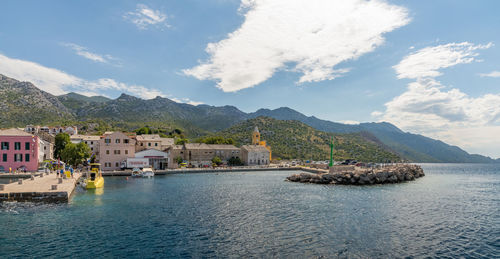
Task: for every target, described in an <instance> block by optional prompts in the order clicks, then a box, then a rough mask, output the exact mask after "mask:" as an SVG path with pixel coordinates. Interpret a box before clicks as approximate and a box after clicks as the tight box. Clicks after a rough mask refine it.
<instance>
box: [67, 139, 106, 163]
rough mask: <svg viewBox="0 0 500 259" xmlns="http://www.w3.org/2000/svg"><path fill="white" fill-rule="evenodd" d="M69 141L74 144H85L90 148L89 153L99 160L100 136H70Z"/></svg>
mask: <svg viewBox="0 0 500 259" xmlns="http://www.w3.org/2000/svg"><path fill="white" fill-rule="evenodd" d="M70 140H71V142H72V143H74V144H78V143H80V142H83V143H85V144H87V146H88V147H89V148H90V153H92V154H93V155H95V156H96V158H97V159H99V140H101V136H90V135H73V136H70Z"/></svg>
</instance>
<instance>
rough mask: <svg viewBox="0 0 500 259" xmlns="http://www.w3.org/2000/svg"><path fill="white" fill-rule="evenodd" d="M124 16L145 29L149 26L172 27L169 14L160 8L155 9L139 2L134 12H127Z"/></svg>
mask: <svg viewBox="0 0 500 259" xmlns="http://www.w3.org/2000/svg"><path fill="white" fill-rule="evenodd" d="M123 18H124V19H125V20H128V21H130V22H132V23H133V24H135V25H136V26H137V27H138V28H139V29H141V30H145V29H147V28H148V27H149V26H164V27H170V25H169V24H168V23H167V15H166V14H164V13H162V12H161V11H160V10H154V9H151V8H149V7H148V6H146V5H144V4H138V5H137V8H136V9H135V11H133V12H128V13H126V14H125V15H124V16H123Z"/></svg>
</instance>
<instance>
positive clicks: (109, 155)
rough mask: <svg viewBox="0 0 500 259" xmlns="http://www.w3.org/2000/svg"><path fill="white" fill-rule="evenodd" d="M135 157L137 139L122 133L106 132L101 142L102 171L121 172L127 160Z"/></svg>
mask: <svg viewBox="0 0 500 259" xmlns="http://www.w3.org/2000/svg"><path fill="white" fill-rule="evenodd" d="M134 156H135V139H134V138H132V137H129V136H127V135H125V134H124V133H122V132H118V131H115V132H106V133H104V135H103V136H102V138H101V139H100V140H99V163H100V164H101V168H102V170H105V171H108V170H119V169H121V167H122V165H123V166H124V165H125V163H126V161H127V158H132V157H134Z"/></svg>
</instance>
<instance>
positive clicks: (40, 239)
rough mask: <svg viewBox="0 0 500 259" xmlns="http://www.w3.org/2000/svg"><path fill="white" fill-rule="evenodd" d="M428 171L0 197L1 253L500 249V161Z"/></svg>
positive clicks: (207, 179) (227, 177)
mask: <svg viewBox="0 0 500 259" xmlns="http://www.w3.org/2000/svg"><path fill="white" fill-rule="evenodd" d="M424 169H425V171H426V176H425V177H423V178H420V179H418V180H417V181H414V182H408V183H403V184H396V185H378V186H323V185H313V184H300V183H289V182H285V181H284V179H285V177H286V176H288V175H290V174H292V173H293V172H246V173H220V174H179V175H170V176H155V177H154V179H142V178H138V179H134V178H129V179H127V178H125V177H108V178H106V183H105V187H104V189H101V190H99V189H97V190H84V189H81V188H79V189H77V191H76V193H75V195H74V196H73V199H72V200H71V202H70V203H69V204H56V205H54V204H52V205H50V204H49V205H32V204H3V205H0V221H1V222H2V228H1V229H0V248H1V249H0V257H5V256H7V255H8V256H19V257H30V256H33V255H36V256H37V257H38V256H39V257H42V256H52V257H64V256H72V257H75V256H76V257H301V258H302V257H321V256H324V257H337V256H340V257H361V258H366V257H382V258H388V257H405V256H410V257H425V256H435V257H486V258H493V257H495V256H498V255H499V254H500V250H499V244H500V238H499V237H500V206H499V204H500V198H499V197H500V195H499V194H500V167H499V166H498V165H497V166H494V165H449V164H448V165H443V164H441V165H433V164H429V165H424ZM21 229H22V231H20V230H21ZM96 240H99V241H100V242H93V241H96Z"/></svg>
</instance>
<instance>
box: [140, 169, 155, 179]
mask: <svg viewBox="0 0 500 259" xmlns="http://www.w3.org/2000/svg"><path fill="white" fill-rule="evenodd" d="M153 176H155V172H154V171H153V169H152V168H149V167H146V168H143V169H142V177H148V178H149V177H153Z"/></svg>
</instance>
